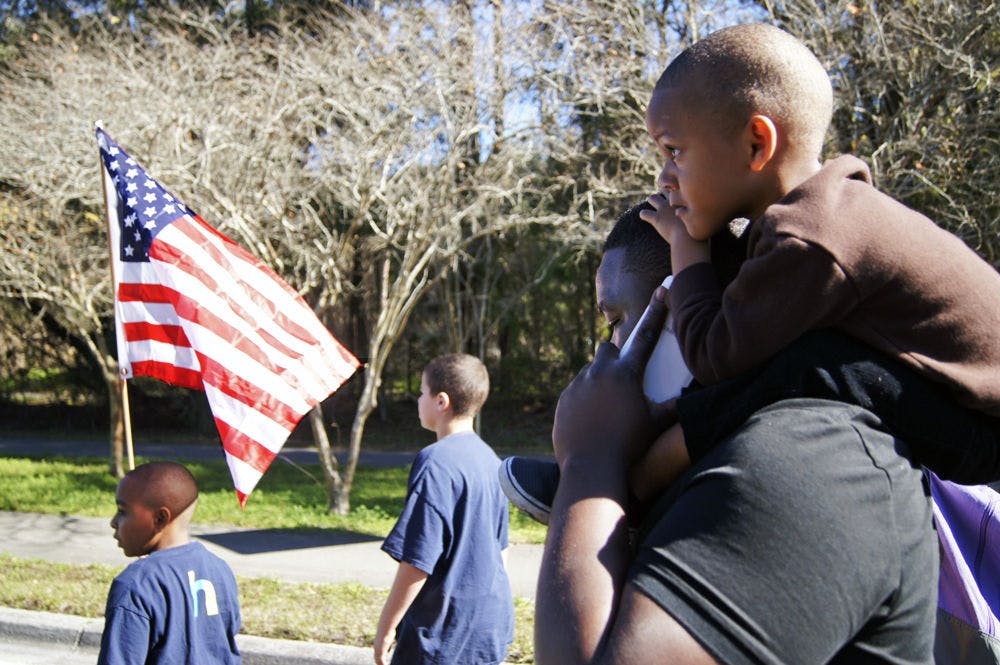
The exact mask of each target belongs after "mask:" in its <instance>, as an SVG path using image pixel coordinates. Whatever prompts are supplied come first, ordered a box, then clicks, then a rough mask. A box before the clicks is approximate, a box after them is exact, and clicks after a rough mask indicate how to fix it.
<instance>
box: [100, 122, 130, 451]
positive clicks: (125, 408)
mask: <svg viewBox="0 0 1000 665" xmlns="http://www.w3.org/2000/svg"><path fill="white" fill-rule="evenodd" d="M94 127H95V128H97V129H103V127H101V123H100V122H95V123H94ZM97 165H98V167H100V173H101V189H102V190H103V191H104V219H105V221H106V222H107V225H108V269H109V270H110V271H111V301H112V303H113V305H114V308H115V309H116V310H117V302H118V281H117V280H116V279H115V249H114V247H113V246H112V245H113V244H114V234H113V233H112V229H111V200H110V199H109V198H108V178H107V175H106V170H105V168H104V162H103V160H101V151H100V150H98V151H97ZM117 327H118V316H117V315H116V316H115V328H116V330H117ZM117 340H118V335H117V334H116V335H115V343H116V345H117ZM118 375H119V379H118V380H119V381H120V383H121V385H120V388H121V400H122V425H123V426H124V430H125V451H126V453H127V454H128V468H129V471H131V470H132V469H134V468H135V452H134V451H133V448H132V412H131V409H130V407H129V401H128V381H127V379H126V378H125V370H123V369H122V368H120V367H119V368H118Z"/></svg>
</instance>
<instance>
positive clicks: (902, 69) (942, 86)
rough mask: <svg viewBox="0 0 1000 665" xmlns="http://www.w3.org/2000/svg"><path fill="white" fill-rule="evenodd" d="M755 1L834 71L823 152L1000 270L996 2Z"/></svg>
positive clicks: (999, 91)
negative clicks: (853, 161) (859, 168)
mask: <svg viewBox="0 0 1000 665" xmlns="http://www.w3.org/2000/svg"><path fill="white" fill-rule="evenodd" d="M763 4H764V5H765V6H766V7H767V9H768V11H769V12H770V13H771V15H772V16H773V17H774V18H775V19H776V20H777V21H778V22H779V24H781V25H782V26H783V27H785V28H787V29H788V30H790V31H791V32H793V33H794V34H796V35H798V36H800V37H802V38H803V39H804V40H805V41H806V42H807V43H808V44H809V45H810V46H811V47H812V48H813V49H814V51H815V52H816V53H817V54H819V56H820V58H821V59H822V60H823V61H824V63H825V64H826V65H827V67H828V68H829V70H830V71H831V73H832V75H833V79H834V82H835V85H836V88H837V98H838V107H837V111H836V115H835V119H834V128H833V132H832V135H831V137H830V142H831V149H832V151H834V152H852V153H855V154H858V155H859V156H861V157H864V158H866V159H867V160H868V161H869V162H870V164H871V166H872V170H873V175H874V176H875V177H876V179H877V181H878V183H877V184H878V185H879V186H880V187H881V188H883V189H884V190H886V191H888V192H889V193H891V194H893V195H894V196H896V197H897V198H899V199H901V200H902V201H903V202H905V203H907V204H908V205H910V206H912V207H915V208H917V209H918V210H921V211H922V212H924V213H926V214H927V215H929V216H930V217H931V218H932V219H934V220H935V221H937V222H938V223H939V224H941V225H942V226H944V227H946V228H948V229H950V230H951V231H953V232H955V233H957V234H959V235H960V236H961V237H962V238H963V239H965V240H966V242H968V243H969V244H970V245H971V246H972V247H973V248H975V249H976V250H977V251H979V252H980V254H982V256H984V257H985V258H986V259H987V260H988V261H990V262H991V263H992V264H993V265H994V266H997V267H998V268H1000V181H998V179H997V177H996V174H997V172H998V170H1000V85H998V84H997V72H998V71H1000V32H998V31H997V29H996V26H997V25H998V24H1000V4H998V3H996V2H981V1H980V0H957V1H954V2H925V3H913V2H871V1H870V0H850V1H847V0H841V1H840V2H834V3H825V4H822V5H821V4H819V3H815V2H802V1H797V0H792V1H787V2H784V1H783V2H778V1H768V2H765V3H763Z"/></svg>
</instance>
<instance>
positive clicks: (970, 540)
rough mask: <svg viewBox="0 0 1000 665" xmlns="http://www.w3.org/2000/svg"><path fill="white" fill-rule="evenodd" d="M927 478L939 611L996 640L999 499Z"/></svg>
mask: <svg viewBox="0 0 1000 665" xmlns="http://www.w3.org/2000/svg"><path fill="white" fill-rule="evenodd" d="M928 475H929V477H930V480H931V491H932V493H933V497H934V517H935V521H936V522H937V530H938V538H939V540H940V541H941V574H940V578H939V581H938V606H939V607H940V608H941V609H943V610H944V611H946V612H948V613H949V614H951V615H952V616H954V617H956V618H958V619H961V620H962V621H964V622H966V623H967V624H969V625H970V626H974V627H976V628H978V629H979V630H980V631H981V632H983V633H985V634H987V635H991V636H993V637H1000V620H998V618H997V617H998V616H1000V494H998V493H997V492H995V491H994V490H992V489H990V488H989V487H986V486H985V485H975V486H966V485H957V484H955V483H952V482H949V481H947V480H941V479H940V478H938V477H937V476H936V475H934V474H933V473H932V472H928Z"/></svg>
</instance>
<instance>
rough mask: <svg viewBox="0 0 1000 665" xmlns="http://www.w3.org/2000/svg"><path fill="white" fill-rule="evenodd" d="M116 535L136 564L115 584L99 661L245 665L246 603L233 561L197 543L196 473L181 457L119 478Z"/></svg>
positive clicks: (101, 664) (100, 663) (107, 663)
mask: <svg viewBox="0 0 1000 665" xmlns="http://www.w3.org/2000/svg"><path fill="white" fill-rule="evenodd" d="M115 502H116V503H117V505H118V511H117V512H116V513H115V516H114V517H113V518H112V519H111V528H112V529H114V530H115V540H117V541H118V546H119V547H121V548H122V551H124V552H125V556H138V557H143V558H141V559H139V560H138V561H135V562H133V563H131V564H130V565H129V566H128V567H127V568H126V569H125V570H123V571H122V572H121V574H119V575H118V577H116V578H115V579H114V581H113V582H112V583H111V590H110V591H109V592H108V602H107V607H106V608H105V610H104V634H103V635H102V636H101V653H100V655H99V656H98V659H97V663H98V665H118V664H119V663H123V664H124V663H147V664H155V663H198V665H213V664H216V663H219V664H225V665H238V664H239V663H240V662H241V659H240V652H239V649H238V648H237V647H236V634H237V633H238V632H239V631H240V605H239V596H238V595H237V589H236V578H235V577H233V572H232V570H230V568H229V566H228V565H227V564H226V562H225V561H223V560H222V559H220V558H219V557H217V556H215V555H214V554H212V553H211V552H209V551H208V550H206V549H205V546H204V545H202V544H201V543H199V542H192V541H191V539H190V536H189V534H188V525H189V524H190V522H191V517H192V515H193V514H194V509H195V505H196V504H197V502H198V486H197V484H196V483H195V480H194V476H192V475H191V472H190V471H188V470H187V469H186V468H185V467H183V466H182V465H180V464H177V463H175V462H149V463H148V464H141V465H139V466H137V467H136V468H135V469H133V470H132V471H129V472H128V473H127V474H125V477H124V478H122V479H121V481H120V482H119V483H118V489H117V490H116V491H115Z"/></svg>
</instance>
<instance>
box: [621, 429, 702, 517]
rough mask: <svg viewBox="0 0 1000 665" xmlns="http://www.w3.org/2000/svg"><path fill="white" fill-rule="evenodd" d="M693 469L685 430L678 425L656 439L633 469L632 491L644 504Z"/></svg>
mask: <svg viewBox="0 0 1000 665" xmlns="http://www.w3.org/2000/svg"><path fill="white" fill-rule="evenodd" d="M689 466H691V459H690V458H689V457H688V451H687V446H686V445H685V444H684V431H683V430H682V429H681V426H680V424H679V423H678V424H675V425H673V426H672V427H670V428H669V429H668V430H666V431H665V432H663V434H661V435H660V436H658V437H657V438H656V440H655V441H654V442H653V445H651V446H650V447H649V450H647V451H646V453H645V454H644V455H643V456H642V457H641V458H639V461H638V462H636V463H635V464H634V465H633V466H632V468H631V469H629V483H628V484H629V489H630V490H631V491H632V494H633V495H634V496H635V498H637V499H639V501H641V502H646V501H648V500H649V499H652V498H654V497H656V496H657V495H658V494H659V493H660V492H662V491H663V490H665V489H666V488H667V487H669V486H670V484H671V483H672V482H674V481H675V480H676V479H677V477H678V476H679V475H681V473H683V472H684V471H685V470H686V469H687V468H688V467H689Z"/></svg>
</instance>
